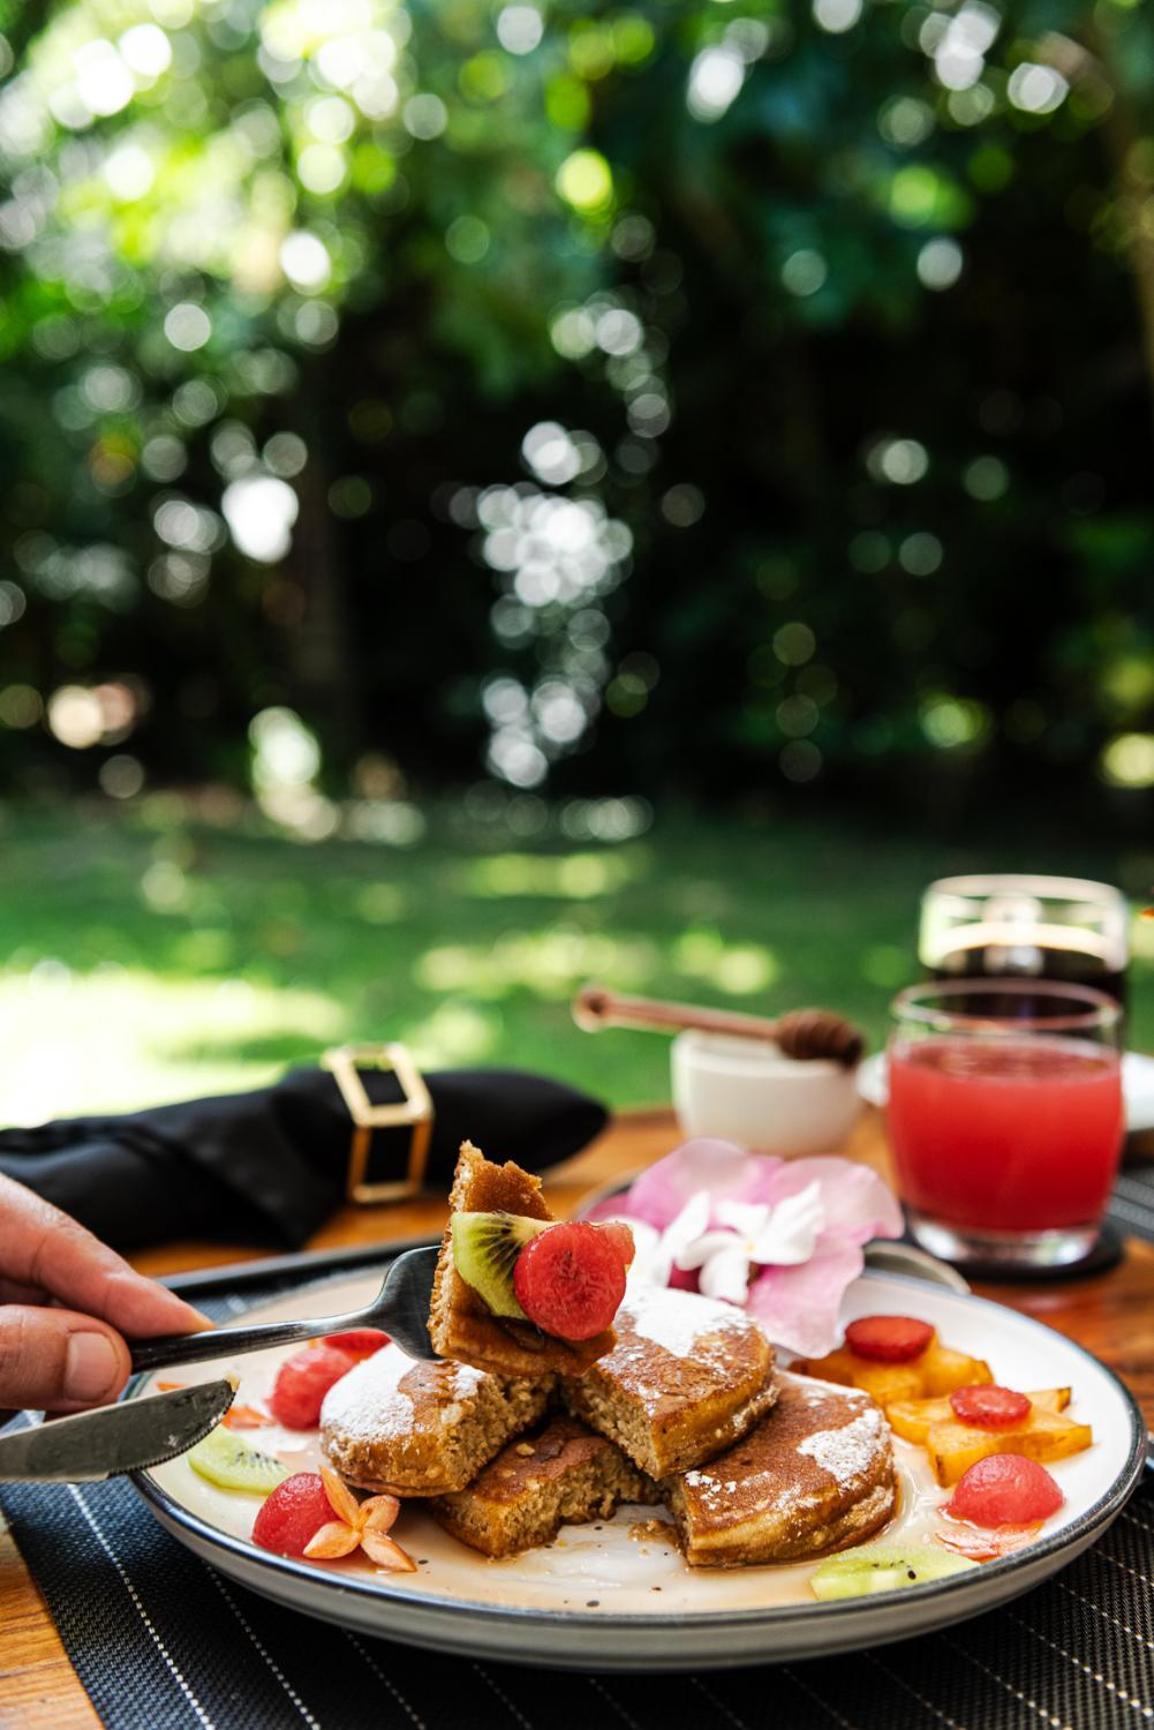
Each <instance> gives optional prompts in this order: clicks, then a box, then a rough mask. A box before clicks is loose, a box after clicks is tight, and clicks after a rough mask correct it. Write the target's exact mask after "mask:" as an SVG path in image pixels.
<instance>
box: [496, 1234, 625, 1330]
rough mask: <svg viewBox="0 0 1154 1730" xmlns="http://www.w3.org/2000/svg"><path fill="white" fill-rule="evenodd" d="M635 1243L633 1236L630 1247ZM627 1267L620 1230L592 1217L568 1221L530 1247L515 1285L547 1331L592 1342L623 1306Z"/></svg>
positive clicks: (532, 1318)
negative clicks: (589, 1219) (614, 1229)
mask: <svg viewBox="0 0 1154 1730" xmlns="http://www.w3.org/2000/svg"><path fill="white" fill-rule="evenodd" d="M632 1244H633V1239H632V1237H630V1239H629V1247H630V1249H632ZM627 1266H628V1262H627V1261H626V1257H625V1245H624V1239H623V1237H622V1235H621V1234H620V1233H618V1232H616V1231H613V1230H612V1228H609V1227H605V1226H598V1225H591V1224H589V1222H588V1221H587V1220H574V1221H566V1222H562V1223H561V1224H558V1225H551V1226H549V1227H548V1229H547V1230H545V1231H543V1232H541V1233H539V1234H538V1236H537V1237H535V1238H532V1239H531V1240H530V1242H529V1243H527V1244H526V1245H525V1247H524V1249H523V1250H522V1251H521V1253H520V1255H519V1256H518V1257H517V1264H516V1266H515V1267H514V1269H513V1289H514V1291H515V1292H516V1294H517V1302H518V1303H519V1304H520V1305H521V1308H522V1309H523V1310H524V1312H525V1314H526V1315H527V1316H528V1317H529V1320H530V1321H531V1322H535V1323H536V1324H537V1326H538V1327H539V1328H540V1329H541V1331H542V1332H543V1333H547V1334H552V1335H554V1337H555V1338H557V1339H562V1340H591V1339H592V1338H593V1337H594V1335H596V1334H599V1333H603V1332H604V1331H605V1329H606V1328H607V1327H608V1326H609V1325H610V1323H611V1322H612V1320H613V1317H614V1316H615V1315H616V1314H617V1311H618V1309H619V1308H620V1305H621V1299H622V1298H623V1297H624V1296H625V1274H626V1269H627Z"/></svg>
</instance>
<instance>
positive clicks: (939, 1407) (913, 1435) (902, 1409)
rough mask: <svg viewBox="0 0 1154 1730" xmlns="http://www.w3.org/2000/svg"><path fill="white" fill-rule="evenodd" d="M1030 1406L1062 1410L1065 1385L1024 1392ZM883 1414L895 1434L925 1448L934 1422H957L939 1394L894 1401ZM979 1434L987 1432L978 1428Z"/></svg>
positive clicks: (1067, 1396) (1067, 1395)
mask: <svg viewBox="0 0 1154 1730" xmlns="http://www.w3.org/2000/svg"><path fill="white" fill-rule="evenodd" d="M962 1385H963V1386H965V1387H974V1386H977V1384H976V1383H974V1382H965V1383H963V1384H962ZM1026 1398H1027V1399H1028V1400H1029V1402H1030V1404H1031V1406H1033V1407H1035V1408H1037V1409H1039V1410H1041V1411H1044V1412H1064V1411H1065V1409H1066V1407H1067V1406H1068V1405H1069V1404H1070V1390H1069V1388H1039V1389H1038V1391H1037V1392H1036V1393H1032V1394H1027V1395H1026ZM886 1417H887V1419H888V1420H889V1425H890V1428H891V1429H892V1430H893V1432H894V1434H895V1436H901V1437H902V1438H903V1440H904V1441H907V1442H915V1443H916V1444H917V1446H918V1447H925V1445H926V1443H927V1441H928V1440H929V1435H930V1431H931V1429H932V1428H933V1427H934V1425H935V1424H957V1423H959V1422H960V1420H959V1419H958V1418H957V1417H956V1415H955V1413H954V1409H953V1407H952V1406H951V1405H950V1401H949V1395H942V1397H941V1398H939V1399H936V1400H897V1401H895V1402H894V1403H893V1404H892V1405H889V1406H887V1407H886ZM962 1428H963V1429H966V1430H970V1429H974V1428H976V1426H975V1425H972V1424H963V1425H962ZM981 1433H982V1435H984V1436H987V1435H989V1434H990V1433H991V1432H990V1431H989V1430H982V1432H981Z"/></svg>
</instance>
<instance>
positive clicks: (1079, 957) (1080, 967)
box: [918, 872, 1128, 1007]
mask: <svg viewBox="0 0 1154 1730" xmlns="http://www.w3.org/2000/svg"><path fill="white" fill-rule="evenodd" d="M918 957H919V959H920V961H921V963H922V966H923V967H924V968H925V970H926V972H927V973H928V974H930V976H931V977H932V978H934V979H942V980H944V979H969V978H1015V979H1056V980H1059V981H1061V982H1062V983H1063V984H1070V985H1089V986H1093V987H1094V988H1095V989H1096V990H1098V991H1106V992H1108V993H1109V994H1110V996H1111V997H1116V998H1117V999H1118V1002H1119V1003H1121V1004H1122V1005H1123V1007H1125V1001H1126V962H1127V957H1128V943H1127V910H1126V900H1125V897H1124V896H1123V895H1122V893H1121V891H1120V890H1118V889H1115V888H1113V887H1112V885H1111V884H1109V883H1093V882H1088V881H1086V880H1084V879H1082V878H1079V877H1042V876H1036V875H1033V874H1021V873H1010V872H998V873H992V874H983V875H980V876H971V877H943V878H942V879H941V880H940V881H939V882H937V883H931V884H930V886H929V888H928V889H927V890H926V892H925V895H924V896H923V898H922V920H921V931H920V934H919V938H918Z"/></svg>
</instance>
